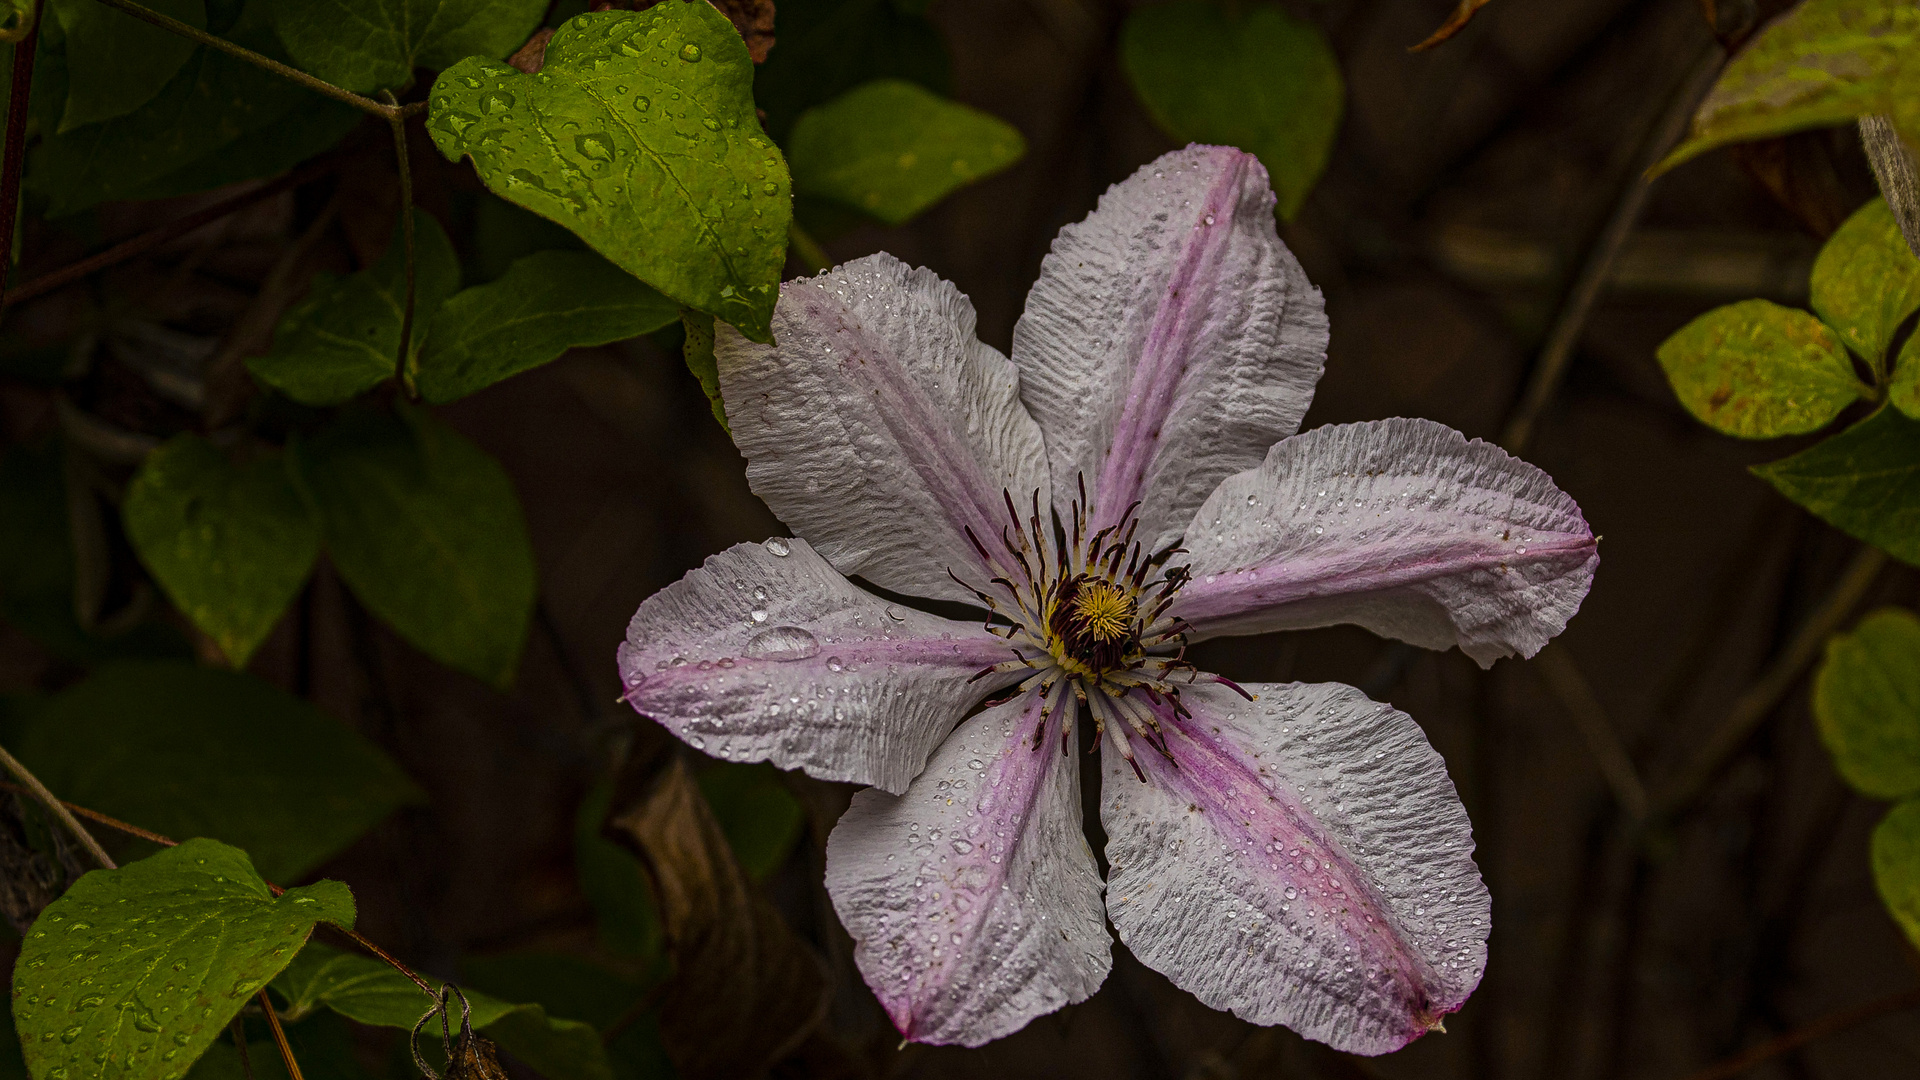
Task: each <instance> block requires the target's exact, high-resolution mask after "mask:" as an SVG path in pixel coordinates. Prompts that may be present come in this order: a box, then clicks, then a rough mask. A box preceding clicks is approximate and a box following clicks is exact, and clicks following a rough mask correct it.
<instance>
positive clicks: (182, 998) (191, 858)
mask: <svg viewBox="0 0 1920 1080" xmlns="http://www.w3.org/2000/svg"><path fill="white" fill-rule="evenodd" d="M353 919H354V907H353V895H352V894H351V893H349V892H348V891H347V887H346V886H345V885H342V884H340V883H339V882H337V881H323V882H320V883H319V884H317V885H308V886H305V887H303V888H298V889H289V890H287V892H286V894H285V895H283V896H280V897H278V898H276V897H275V896H274V895H273V894H272V893H271V892H269V891H268V889H267V886H266V883H265V882H263V881H261V880H260V875H258V874H256V873H255V872H254V869H253V864H252V863H250V862H248V861H247V856H246V853H245V852H243V851H240V850H238V849H237V848H231V847H228V846H227V845H225V844H222V843H219V842H218V841H214V840H206V839H194V840H188V841H186V842H185V843H183V844H181V845H180V846H179V847H176V848H169V849H168V850H166V851H162V852H160V853H159V854H158V855H155V856H153V857H151V858H148V859H142V860H141V861H139V862H137V863H132V864H130V865H127V866H124V867H121V868H120V869H118V870H95V871H93V872H92V873H89V874H87V875H86V876H85V877H82V878H81V879H80V880H79V881H78V882H76V883H75V884H74V886H73V888H71V889H68V890H67V893H66V895H65V896H62V897H61V898H60V899H58V900H56V901H54V902H53V903H52V904H51V905H49V906H48V907H47V909H46V911H45V912H43V913H42V914H41V916H40V920H39V921H38V922H36V923H35V924H34V928H33V931H32V932H31V933H29V934H28V935H27V939H26V942H25V943H24V944H23V945H22V946H21V949H20V959H19V961H18V962H17V963H16V964H15V965H14V975H13V997H14V1020H15V1023H17V1024H18V1025H19V1029H20V1042H21V1046H22V1047H23V1048H24V1049H25V1051H26V1057H27V1067H28V1069H29V1070H31V1071H32V1073H33V1075H34V1076H35V1077H37V1078H39V1080H91V1078H94V1077H101V1078H105V1077H114V1078H115V1080H162V1078H167V1080H171V1078H173V1077H179V1076H182V1075H184V1074H185V1073H186V1071H187V1067H188V1066H190V1065H192V1064H193V1061H194V1059H195V1058H197V1057H199V1056H200V1055H201V1053H203V1052H204V1051H205V1050H206V1049H207V1047H208V1046H210V1045H211V1044H212V1043H213V1040H214V1039H215V1037H217V1036H218V1035H219V1034H220V1031H221V1029H222V1028H224V1027H225V1026H226V1024H227V1022H228V1021H229V1020H231V1019H233V1017H234V1015H235V1014H236V1013H238V1012H239V1011H240V1008H241V1006H243V1005H245V1004H246V1002H247V999H248V998H249V997H251V996H252V995H253V994H254V992H255V991H257V990H259V989H260V988H261V987H263V986H265V985H266V984H267V981H268V980H269V979H272V978H273V977H274V975H276V974H278V973H279V971H280V969H281V968H283V967H285V966H286V965H287V963H288V962H289V961H290V960H292V959H293V957H294V954H295V953H296V952H297V951H298V950H299V948H300V946H301V945H302V944H303V943H304V942H305V941H306V940H307V936H308V935H309V934H311V933H312V932H313V925H314V923H315V922H321V921H324V922H330V923H333V924H335V925H337V926H345V927H351V926H352V925H353Z"/></svg>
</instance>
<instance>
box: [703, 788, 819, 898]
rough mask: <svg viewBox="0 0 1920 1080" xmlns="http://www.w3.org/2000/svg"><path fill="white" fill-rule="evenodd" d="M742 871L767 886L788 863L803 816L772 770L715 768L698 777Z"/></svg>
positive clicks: (715, 818) (797, 803)
mask: <svg viewBox="0 0 1920 1080" xmlns="http://www.w3.org/2000/svg"><path fill="white" fill-rule="evenodd" d="M696 779H697V780H698V782H699V784H700V793H701V794H702V795H705V796H706V797H707V806H708V807H709V808H710V809H711V810H712V811H713V817H714V820H715V821H717V822H719V823H720V831H721V832H722V833H725V834H726V837H727V846H728V847H730V848H732V849H733V858H734V861H735V862H738V863H739V864H740V869H742V870H745V871H746V872H747V876H748V877H750V878H752V879H753V880H755V881H764V880H766V878H767V876H768V875H770V874H772V873H773V872H774V871H775V870H778V869H780V864H781V863H784V862H786V861H787V855H788V853H790V852H791V851H793V845H794V843H795V842H796V841H798V840H799V839H800V830H801V827H802V826H803V825H804V824H805V817H804V815H803V814H802V813H801V811H800V803H799V801H798V800H796V799H795V798H794V797H793V796H792V794H790V793H789V792H788V791H787V788H786V785H785V784H783V783H781V781H780V770H778V769H776V768H774V767H773V766H771V765H764V764H763V765H716V766H714V767H713V768H710V769H705V770H703V771H702V772H701V773H700V775H699V776H698V777H697V778H696Z"/></svg>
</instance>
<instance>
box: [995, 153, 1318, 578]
mask: <svg viewBox="0 0 1920 1080" xmlns="http://www.w3.org/2000/svg"><path fill="white" fill-rule="evenodd" d="M1273 204H1274V196H1273V191H1272V189H1271V188H1270V187H1269V186H1268V183H1267V172H1266V170H1265V169H1264V168H1262V167H1261V165H1260V163H1259V161H1258V160H1256V159H1255V158H1254V157H1253V156H1252V155H1251V154H1246V153H1242V152H1241V151H1239V150H1235V149H1233V148H1231V147H1214V146H1190V147H1188V148H1187V149H1185V150H1181V151H1177V152H1175V153H1171V154H1167V155H1165V156H1163V157H1161V158H1159V159H1158V160H1156V161H1154V162H1153V163H1152V164H1150V165H1147V166H1146V167H1145V168H1143V169H1141V170H1140V171H1139V172H1137V173H1135V174H1133V176H1132V177H1131V178H1129V179H1127V180H1126V181H1124V182H1122V183H1120V184H1117V185H1115V186H1114V187H1113V188H1111V189H1110V190H1109V191H1108V192H1107V193H1106V194H1105V195H1103V196H1102V197H1101V199H1100V206H1099V208H1098V209H1096V210H1095V211H1094V212H1093V214H1092V215H1091V216H1090V217H1088V218H1087V219H1086V220H1085V221H1083V222H1080V223H1079V224H1076V225H1069V226H1067V227H1066V228H1065V229H1062V230H1061V232H1060V235H1059V237H1058V238H1057V239H1055V240H1054V242H1053V252H1052V254H1050V255H1048V256H1047V258H1046V260H1045V261H1044V262H1043V263H1042V264H1041V267H1040V280H1039V281H1038V282H1037V283H1036V284H1035V285H1034V287H1033V291H1032V292H1031V293H1029V294H1028V296H1027V307H1026V312H1025V314H1023V315H1022V316H1021V318H1020V322H1019V324H1018V325H1017V326H1015V327H1014V331H1013V359H1014V363H1016V364H1018V365H1019V367H1020V378H1021V396H1022V397H1023V398H1024V399H1025V401H1026V403H1027V406H1028V408H1030V409H1031V410H1032V411H1033V415H1034V416H1035V417H1036V418H1037V419H1038V420H1039V421H1040V426H1041V427H1042V428H1043V429H1044V430H1045V431H1046V436H1047V451H1048V454H1049V459H1050V464H1051V468H1052V472H1053V482H1054V490H1055V491H1056V492H1058V493H1059V495H1060V498H1061V499H1062V500H1063V501H1065V500H1066V499H1067V498H1068V497H1069V494H1070V493H1072V492H1074V491H1075V490H1076V484H1077V483H1078V480H1079V478H1082V477H1084V479H1085V482H1086V484H1087V487H1088V491H1089V494H1090V496H1091V499H1092V502H1093V504H1094V508H1095V514H1094V517H1095V520H1094V522H1093V528H1094V529H1099V528H1100V527H1102V526H1105V525H1109V524H1113V523H1114V522H1116V521H1118V520H1119V519H1120V517H1121V515H1123V514H1124V513H1125V512H1126V509H1127V506H1128V505H1129V504H1131V503H1132V502H1134V501H1135V500H1141V502H1142V505H1141V509H1140V536H1141V538H1142V539H1144V540H1156V546H1159V545H1163V544H1165V543H1167V542H1170V541H1171V540H1172V539H1173V538H1174V537H1176V536H1178V535H1179V530H1181V529H1182V528H1185V527H1186V524H1187V519H1188V518H1189V517H1190V516H1191V515H1192V513H1193V511H1194V508H1196V507H1198V506H1199V505H1200V503H1201V502H1202V501H1203V500H1205V499H1206V497H1207V494H1208V493H1209V492H1211V491H1212V490H1213V488H1214V485H1216V484H1218V483H1219V482H1220V480H1221V479H1222V478H1223V477H1225V476H1228V475H1230V474H1232V473H1236V472H1239V471H1240V470H1242V469H1246V468H1251V467H1252V466H1254V465H1257V464H1259V463H1260V459H1261V458H1262V457H1263V456H1264V455H1265V454H1266V452H1267V448H1268V447H1270V446H1272V445H1273V444H1274V443H1275V442H1276V441H1278V440H1280V439H1282V438H1285V437H1286V436H1288V435H1291V434H1292V433H1293V432H1294V431H1295V430H1297V429H1298V428H1299V426H1300V418H1301V417H1302V416H1303V415H1305V414H1306V411H1307V405H1308V403H1309V402H1311V401H1312V399H1313V387H1314V384H1315V383H1316V382H1318V381H1319V379H1320V370H1321V366H1322V365H1323V364H1324V362H1325V358H1326V347H1327V318H1326V314H1325V311H1324V310H1323V308H1322V305H1321V301H1320V290H1318V289H1316V288H1314V287H1313V285H1312V284H1310V283H1309V282H1308V281H1307V277H1306V274H1305V272H1304V271H1302V270H1301V269H1300V264H1299V262H1297V261H1296V260H1295V259H1294V257H1293V255H1292V253H1291V252H1289V251H1288V250H1287V249H1286V245H1284V244H1282V243H1281V242H1280V237H1279V235H1278V234H1277V233H1276V232H1275V231H1274V218H1273Z"/></svg>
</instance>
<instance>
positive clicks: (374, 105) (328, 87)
mask: <svg viewBox="0 0 1920 1080" xmlns="http://www.w3.org/2000/svg"><path fill="white" fill-rule="evenodd" d="M100 2H101V3H103V4H105V5H107V6H108V7H110V8H118V9H119V10H121V11H124V12H126V13H127V14H129V15H131V16H133V17H134V18H136V19H141V20H144V21H146V22H150V23H152V24H153V25H155V26H157V27H159V28H160V29H162V30H166V31H168V32H169V33H174V34H178V35H180V36H181V37H184V38H190V39H192V40H194V41H197V42H199V43H200V44H202V45H205V46H207V47H209V48H213V49H219V50H220V51H221V52H224V53H226V54H227V55H229V56H236V57H239V58H240V59H242V60H245V61H246V62H247V63H249V64H252V65H253V66H255V67H258V68H264V69H266V70H267V71H271V72H273V73H274V74H275V75H278V76H280V77H281V78H283V79H288V80H291V81H293V82H296V83H299V84H300V85H301V86H304V87H306V88H307V89H309V90H311V91H313V92H314V93H316V94H324V95H326V96H327V97H330V98H332V99H333V100H335V101H338V102H341V103H343V104H346V105H351V106H353V107H354V108H356V109H359V110H360V111H361V112H364V113H371V114H373V115H374V116H378V117H381V118H383V119H384V118H387V117H390V116H392V115H393V114H394V113H396V112H397V113H401V114H403V115H407V116H411V115H413V114H414V113H417V112H421V111H423V110H425V109H426V107H427V104H426V102H424V101H422V102H416V103H414V104H412V105H408V106H405V107H404V108H403V107H401V106H398V105H383V104H381V103H380V102H378V101H375V100H373V99H372V98H368V97H362V96H360V95H359V94H356V93H354V92H352V91H351V90H342V89H341V88H340V87H338V86H335V85H333V84H332V83H330V82H328V81H326V80H325V79H316V78H314V77H313V76H312V75H309V74H307V73H306V72H304V71H301V70H300V69H299V68H296V67H289V66H288V65H286V64H283V63H281V62H280V61H278V60H275V59H273V58H272V57H269V56H262V55H261V54H259V53H257V52H254V51H253V50H252V49H249V48H246V47H245V46H242V45H235V44H234V43H233V42H231V41H228V40H227V39H226V38H223V37H219V36H216V35H214V34H209V33H207V32H206V31H205V30H202V29H200V28H199V27H197V26H190V25H188V24H187V23H183V22H181V21H180V20H179V19H175V18H171V17H169V16H166V15H162V14H161V13H159V12H157V11H155V10H153V9H152V8H149V7H142V6H141V5H139V4H136V3H134V2H133V0H100Z"/></svg>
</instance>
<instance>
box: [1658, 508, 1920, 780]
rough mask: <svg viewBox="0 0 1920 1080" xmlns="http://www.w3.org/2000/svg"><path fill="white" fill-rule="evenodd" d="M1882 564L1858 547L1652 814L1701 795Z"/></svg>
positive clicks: (1878, 554)
mask: <svg viewBox="0 0 1920 1080" xmlns="http://www.w3.org/2000/svg"><path fill="white" fill-rule="evenodd" d="M1886 564H1887V556H1886V553H1885V552H1883V551H1881V550H1880V549H1879V548H1876V547H1872V546H1870V545H1863V546H1862V547H1861V548H1860V551H1859V553H1858V554H1856V555H1855V556H1854V557H1853V561H1852V562H1851V563H1848V564H1847V569H1846V571H1845V572H1844V573H1842V574H1841V575H1840V580H1839V581H1838V582H1837V583H1835V584H1834V587H1833V591H1831V592H1829V593H1828V594H1827V595H1826V597H1825V599H1823V600H1821V601H1820V605H1819V606H1818V607H1816V608H1815V609H1814V610H1813V613H1812V614H1810V615H1808V616H1807V618H1806V621H1805V622H1802V623H1801V624H1800V629H1799V630H1797V631H1795V633H1794V635H1793V639H1792V640H1791V641H1789V642H1788V643H1787V647H1786V648H1785V649H1784V650H1782V651H1781V653H1780V655H1779V657H1777V658H1776V659H1775V660H1774V662H1773V664H1772V665H1771V666H1770V667H1768V668H1767V670H1766V671H1765V672H1763V673H1762V674H1761V676H1760V678H1758V679H1756V680H1754V682H1753V684H1752V685H1751V686H1749V687H1747V689H1746V691H1745V692H1744V693H1742V694H1741V695H1740V696H1739V697H1737V698H1735V699H1734V702H1733V705H1732V706H1731V707H1729V708H1728V709H1727V714H1726V715H1725V716H1724V717H1722V718H1721V720H1720V724H1719V726H1718V727H1716V728H1714V730H1713V732H1712V734H1711V735H1709V736H1708V737H1707V741H1706V742H1705V743H1703V744H1702V745H1701V746H1700V749H1699V750H1697V751H1695V752H1694V755H1693V757H1692V759H1691V760H1690V761H1688V762H1687V764H1686V765H1685V766H1684V767H1683V768H1682V769H1681V770H1680V773H1679V775H1678V776H1677V777H1676V778H1675V779H1674V781H1673V782H1672V783H1671V784H1669V785H1668V786H1667V789H1666V791H1665V793H1664V794H1663V795H1662V796H1661V797H1660V798H1658V799H1657V800H1655V807H1656V812H1657V813H1658V814H1659V815H1660V816H1662V817H1672V816H1675V815H1677V814H1679V813H1681V812H1682V811H1684V810H1685V809H1686V808H1687V807H1688V806H1690V805H1691V804H1692V803H1693V801H1694V800H1695V799H1697V798H1699V797H1700V794H1701V793H1702V792H1704V791H1705V790H1706V788H1707V785H1708V784H1710V783H1712V782H1713V778H1714V777H1715V776H1717V775H1719V773H1720V769H1721V767H1722V766H1724V765H1725V764H1726V763H1727V761H1728V760H1729V759H1730V758H1731V757H1732V756H1733V755H1734V752H1735V751H1737V750H1739V749H1740V747H1741V746H1743V745H1745V743H1746V741H1747V739H1748V738H1749V737H1750V736H1752V734H1753V732H1754V730H1755V729H1756V728H1758V727H1759V726H1760V724H1761V722H1762V721H1764V720H1765V719H1766V718H1767V716H1768V714H1770V713H1771V712H1773V710H1774V707H1775V706H1777V705H1778V704H1780V699H1781V698H1783V697H1785V696H1786V693H1787V691H1788V690H1790V689H1792V688H1793V686H1794V684H1795V683H1797V682H1798V681H1799V680H1800V676H1801V675H1802V674H1803V673H1805V671H1806V669H1807V668H1808V666H1810V665H1811V664H1812V663H1813V661H1814V660H1815V658H1817V657H1818V656H1819V655H1820V649H1821V647H1822V646H1824V645H1825V644H1826V641H1827V638H1828V637H1830V636H1831V635H1832V634H1833V632H1834V631H1836V630H1838V629H1840V624H1841V623H1843V622H1845V621H1846V619H1847V617H1848V616H1849V615H1851V614H1852V613H1853V609H1854V607H1855V606H1856V605H1858V604H1859V603H1860V601H1861V599H1862V598H1864V597H1865V596H1866V594H1867V589H1868V588H1870V587H1871V586H1872V585H1873V582H1874V579H1875V578H1877V577H1879V576H1880V570H1881V568H1882V567H1884V566H1885V565H1886Z"/></svg>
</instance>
